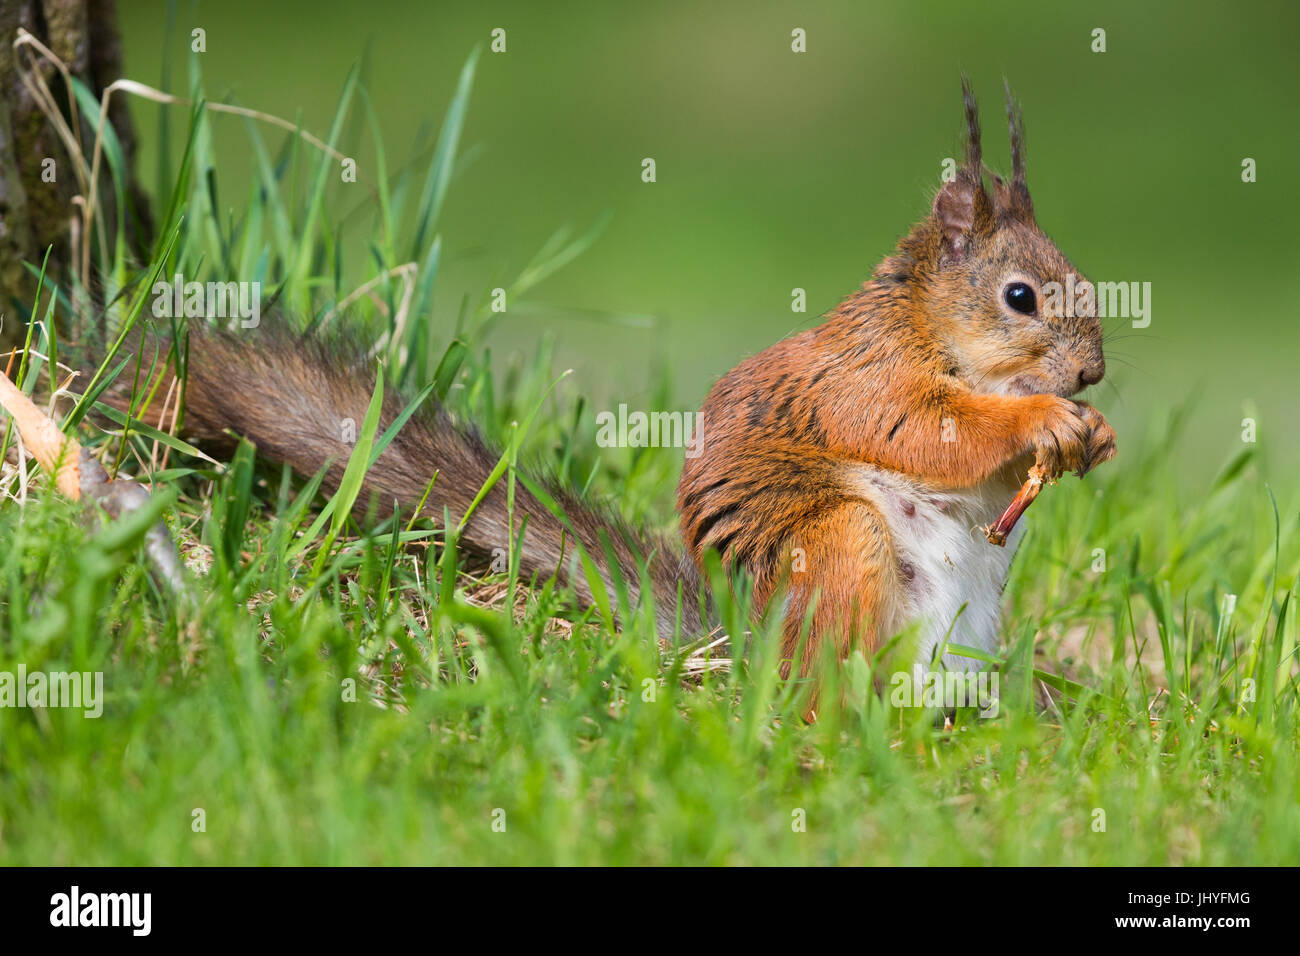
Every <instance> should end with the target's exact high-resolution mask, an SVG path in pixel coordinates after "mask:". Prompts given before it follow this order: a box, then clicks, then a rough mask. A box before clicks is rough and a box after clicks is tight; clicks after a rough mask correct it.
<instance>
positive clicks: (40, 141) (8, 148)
mask: <svg viewBox="0 0 1300 956" xmlns="http://www.w3.org/2000/svg"><path fill="white" fill-rule="evenodd" d="M20 27H21V28H23V29H25V30H27V31H28V32H29V33H31V34H32V35H33V36H34V37H35V38H36V39H38V40H40V41H41V42H42V43H43V44H45V46H47V47H48V48H49V49H50V50H51V51H52V52H53V53H54V54H55V56H57V57H59V59H61V60H62V61H63V62H64V63H65V64H66V65H67V68H68V70H69V71H70V72H71V73H72V74H73V75H75V76H76V77H77V78H78V79H80V80H81V81H82V82H83V83H85V84H86V86H87V87H88V88H89V89H90V90H91V91H92V92H93V93H94V94H95V98H96V100H97V101H98V99H99V97H100V96H101V94H102V93H103V91H104V87H105V86H107V85H108V84H109V83H111V82H113V81H114V80H116V79H118V78H119V77H121V75H122V42H121V37H120V36H119V34H118V31H117V24H116V6H115V2H114V0H0V315H3V316H4V327H3V330H0V346H3V347H4V348H5V349H8V348H10V347H12V345H13V344H14V343H16V342H20V341H21V340H22V337H23V335H24V334H25V333H24V329H23V325H24V323H25V321H26V320H27V319H28V317H29V314H30V311H31V309H32V306H33V296H34V295H35V291H36V280H35V278H34V277H33V276H32V274H31V272H30V271H29V270H28V269H27V267H26V266H25V265H24V264H23V263H24V261H25V262H30V263H33V264H35V265H36V266H37V268H39V267H40V264H41V261H42V260H43V259H44V257H45V250H46V249H47V248H49V249H50V258H49V267H48V270H47V271H48V273H49V274H50V275H51V276H52V277H53V278H54V279H55V280H56V281H65V280H66V279H67V278H68V277H69V275H70V272H69V269H70V266H71V265H72V263H73V258H74V250H73V249H72V222H73V219H74V217H79V215H80V214H79V211H78V210H79V207H78V206H77V205H75V204H74V201H73V200H74V197H76V196H77V195H79V194H80V190H79V188H78V182H77V177H76V176H75V175H74V174H73V169H72V165H71V159H70V157H69V156H68V152H67V149H66V148H65V146H64V143H63V142H62V141H61V140H60V139H59V137H58V135H57V134H56V132H55V130H54V127H53V126H52V125H51V123H50V122H49V120H48V119H47V118H46V116H45V114H44V113H43V112H41V109H40V106H39V105H38V104H37V102H36V99H35V97H33V96H32V94H31V92H30V91H29V90H28V89H27V88H26V86H24V85H23V82H22V78H21V77H20V75H19V72H18V70H19V65H20V63H21V62H23V61H26V60H27V59H29V58H28V56H27V52H24V53H22V54H20V53H18V52H17V51H15V50H14V40H15V38H16V36H17V33H18V29H19V28H20ZM20 57H21V59H20ZM35 62H36V63H37V69H39V70H40V71H41V73H42V75H43V76H44V78H45V82H46V84H47V86H48V87H49V89H50V92H51V93H52V94H53V97H54V99H55V102H56V103H58V105H59V108H60V110H61V112H62V113H63V116H64V119H65V120H67V119H68V118H69V116H70V113H69V111H68V98H69V96H70V92H69V91H68V89H67V88H66V86H65V84H64V81H63V77H62V76H61V75H60V74H59V72H58V71H57V69H55V67H54V65H53V64H51V63H47V62H45V61H43V60H40V59H39V58H37V59H36V60H35ZM78 115H79V117H80V120H81V136H82V142H83V144H84V145H85V150H86V162H87V163H89V162H90V156H91V151H92V149H93V144H94V133H93V130H92V127H91V124H90V123H89V122H88V121H87V119H86V117H85V116H84V115H83V114H82V113H81V111H79V112H78ZM109 122H110V123H111V124H112V126H113V128H114V130H115V132H116V133H117V136H118V138H119V139H120V140H121V143H122V149H123V152H124V154H125V160H126V165H127V170H128V171H130V170H132V169H134V155H135V136H134V132H133V130H132V127H131V122H130V116H129V114H128V112H127V109H126V98H125V97H124V96H122V95H120V94H117V95H114V97H113V98H112V100H111V101H110V106H109ZM48 160H53V165H52V166H51V164H50V163H49V162H47V161H48ZM51 171H52V172H53V175H54V181H53V182H49V181H47V180H48V179H49V177H50V173H51ZM42 173H44V174H45V176H44V177H43V176H42ZM97 192H98V201H99V206H100V209H101V214H102V215H104V217H105V225H106V227H107V228H108V229H109V233H108V234H109V235H113V230H114V229H115V228H116V226H115V223H116V217H117V216H119V215H125V216H126V217H127V219H126V225H127V235H128V237H129V239H130V242H131V245H132V247H133V248H135V249H137V250H139V249H141V248H143V246H144V244H145V243H146V242H147V241H148V239H149V233H150V232H151V231H152V225H151V223H150V222H149V221H148V207H147V205H146V203H145V201H144V195H143V193H142V192H141V190H140V189H139V188H138V186H137V185H136V183H135V182H134V181H132V182H130V183H129V184H128V187H127V190H126V195H127V204H128V206H129V207H130V208H128V209H125V210H119V209H115V208H113V206H114V199H113V195H114V193H113V187H112V181H111V178H110V174H109V172H108V169H107V164H106V163H104V162H103V161H102V160H101V179H100V183H99V186H98V190H97ZM83 279H85V280H86V281H87V282H88V284H89V283H90V282H92V281H93V276H92V277H83ZM64 287H65V288H66V284H65V286H64ZM90 291H91V293H92V295H93V293H94V289H93V288H92V289H91V290H90ZM42 299H44V296H42ZM42 313H43V307H42ZM82 318H84V317H82Z"/></svg>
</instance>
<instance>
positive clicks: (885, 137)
mask: <svg viewBox="0 0 1300 956" xmlns="http://www.w3.org/2000/svg"><path fill="white" fill-rule="evenodd" d="M1089 6H1090V9H1088V10H1086V11H1084V10H1080V9H1073V8H1070V7H1065V6H1057V5H1053V4H1044V3H1041V2H1029V3H1001V4H994V5H987V4H974V3H969V2H961V3H958V2H931V3H870V4H868V3H861V2H857V3H850V2H840V3H811V4H810V3H803V4H797V5H795V4H784V5H782V4H763V3H753V2H750V3H676V2H672V3H670V2H657V3H653V4H640V5H636V6H633V5H630V4H605V5H596V4H589V3H537V2H526V0H521V2H504V3H503V2H476V3H456V4H451V3H438V2H419V0H399V2H386V3H360V4H358V3H347V2H339V0H330V2H320V0H302V2H293V0H290V2H277V3H274V4H272V3H266V2H261V3H251V2H244V0H223V2H220V3H198V4H194V5H190V4H186V3H180V4H178V5H177V6H176V8H175V10H176V13H175V24H174V27H173V29H172V32H171V33H170V35H169V33H168V29H167V12H166V5H165V4H161V3H144V2H123V3H121V4H120V19H121V25H122V28H123V33H124V40H125V58H126V72H127V75H128V76H130V77H132V78H133V79H137V80H140V81H142V82H147V83H150V84H157V83H158V82H159V78H160V75H161V71H162V65H163V56H164V47H165V46H167V45H168V44H170V46H171V50H170V53H171V62H172V83H171V88H172V89H173V90H174V91H176V92H179V93H183V92H184V89H185V80H184V77H185V75H186V58H187V57H188V51H189V33H190V30H191V29H192V28H193V27H195V26H199V27H202V28H203V29H205V30H206V31H207V52H206V53H204V54H203V55H202V58H201V64H202V70H203V74H204V80H205V83H206V87H207V92H208V95H209V97H210V98H212V99H214V100H225V101H227V102H234V103H238V104H240V105H243V106H248V107H253V108H256V109H260V110H265V111H267V112H270V113H275V114H278V115H281V116H286V117H288V118H291V119H292V118H297V119H300V120H301V122H302V123H303V125H304V127H305V128H307V129H309V130H311V131H314V132H316V133H318V134H319V135H322V136H324V135H325V134H326V133H327V132H328V129H329V125H330V122H331V120H332V118H333V115H334V110H335V108H336V106H337V104H338V99H339V94H340V91H341V88H342V85H343V82H344V79H345V77H346V76H347V73H348V70H349V69H350V68H351V67H352V66H353V65H354V64H358V63H360V64H361V69H362V78H363V82H364V85H365V87H366V89H367V90H368V91H369V94H370V96H371V98H372V100H373V103H374V106H375V109H376V111H377V114H378V117H379V121H380V126H381V129H382V131H383V136H384V139H385V145H386V149H387V155H388V162H389V167H390V170H392V171H395V170H396V169H397V168H398V167H399V166H401V165H402V164H405V163H407V162H410V163H411V164H412V168H413V170H414V171H415V175H416V176H417V177H422V176H423V169H424V168H425V167H426V165H427V162H428V159H427V156H428V148H429V143H430V142H431V139H432V137H433V135H435V134H436V132H437V128H438V124H439V123H440V122H441V120H442V114H443V111H444V109H445V107H446V104H447V103H448V101H449V100H450V98H451V96H452V94H453V92H454V90H455V84H456V79H457V75H458V73H459V71H460V68H461V66H462V64H463V63H464V61H465V59H466V57H467V55H468V54H469V52H470V51H471V50H472V49H473V48H474V46H475V45H482V46H483V47H484V52H483V56H482V58H481V60H480V63H479V68H478V74H477V77H476V80H475V87H474V93H473V96H472V99H471V101H470V110H469V117H468V121H467V125H466V130H465V136H464V138H463V140H462V155H464V156H465V159H466V161H465V163H464V164H463V165H462V167H461V169H460V171H459V172H458V174H457V178H456V180H455V181H454V182H453V184H452V187H451V190H450V192H449V194H448V198H447V204H446V206H445V209H444V211H443V215H442V219H441V221H440V224H439V228H440V231H441V232H442V234H443V238H444V256H443V268H442V272H441V274H440V277H439V288H438V303H439V308H438V312H437V314H436V315H435V317H434V321H437V322H446V323H447V325H448V328H450V326H451V324H452V323H453V322H454V318H455V314H456V311H457V308H458V307H459V304H460V302H461V300H462V298H463V297H464V296H466V295H468V296H469V297H470V298H471V299H472V300H474V301H481V300H482V298H483V296H484V293H485V290H486V289H489V288H491V287H493V286H495V285H498V284H501V283H502V282H504V281H505V280H508V279H509V278H510V277H512V276H514V275H516V274H517V273H518V272H519V270H520V269H521V268H522V267H523V266H524V264H525V263H526V262H527V261H528V260H529V259H530V258H531V257H532V256H533V254H534V253H535V252H536V251H537V250H538V248H539V247H540V246H541V245H542V244H543V243H544V242H545V241H546V239H547V238H548V237H549V236H550V235H551V234H552V232H553V231H554V230H555V229H556V228H557V227H558V226H561V225H563V224H565V223H569V224H572V225H573V226H574V227H575V228H576V229H577V230H579V231H580V230H582V229H585V228H587V227H588V226H589V225H590V224H591V223H593V222H595V221H596V220H598V219H599V218H600V216H601V215H602V214H603V213H604V212H606V211H609V212H611V213H612V220H611V221H610V223H609V225H608V226H607V228H606V229H605V230H604V232H603V233H602V234H601V235H600V237H599V239H598V240H597V242H596V244H595V245H594V246H593V247H592V248H591V249H590V251H588V252H587V253H585V254H584V255H582V256H581V257H580V258H578V259H577V260H576V261H574V262H573V263H572V264H571V265H569V266H567V267H565V268H564V269H562V270H561V271H560V272H558V273H557V274H556V275H554V276H553V277H551V278H549V279H547V280H546V281H545V282H544V283H543V284H541V285H540V286H538V287H537V288H536V289H535V290H533V291H532V292H531V293H530V294H529V295H528V297H527V302H521V303H518V304H516V303H512V305H511V311H510V312H509V313H508V314H507V316H506V317H505V318H504V319H503V320H502V321H500V322H499V323H497V325H496V326H495V328H494V330H493V332H492V335H491V341H490V344H491V345H492V347H493V348H494V350H495V351H496V353H498V354H499V355H501V356H502V357H503V358H507V357H508V356H509V354H510V353H511V352H528V351H529V350H531V349H533V348H535V347H536V345H537V342H538V340H539V337H540V336H542V335H544V334H547V333H553V334H554V335H555V336H556V339H557V342H558V353H559V358H560V361H561V362H562V363H563V365H562V367H569V366H571V367H573V368H574V369H575V371H576V377H575V379H574V380H573V383H572V385H571V386H569V387H573V388H576V389H578V390H580V391H581V392H583V393H585V394H586V395H588V396H589V397H590V398H592V399H593V400H594V401H595V402H596V403H597V407H609V406H610V405H611V404H613V403H617V402H619V401H626V402H628V403H629V404H630V405H632V406H633V407H646V406H647V405H648V404H649V402H650V401H651V399H650V395H651V391H652V383H653V382H655V381H657V380H658V377H659V376H660V375H661V374H662V371H663V369H665V368H667V369H668V370H670V374H671V377H672V391H673V397H674V400H675V401H676V402H677V403H679V405H680V407H682V408H694V407H697V406H698V404H699V402H700V401H701V400H702V398H703V396H704V393H705V392H706V391H707V389H708V387H709V385H710V384H711V382H712V381H713V380H714V379H715V378H716V377H717V376H718V375H720V374H722V373H724V372H725V371H727V370H728V369H729V368H731V367H732V366H733V365H735V364H736V363H737V362H738V361H740V360H741V359H742V358H744V357H745V356H747V355H749V354H752V353H754V352H756V351H759V350H761V349H762V348H764V347H766V346H767V345H769V344H770V343H772V342H773V341H775V340H776V339H778V338H780V337H782V336H785V335H787V334H789V333H791V332H793V331H796V330H799V329H802V328H806V327H808V326H810V325H813V324H816V323H817V322H818V321H819V316H820V314H821V313H823V312H825V311H826V310H829V309H831V308H832V307H833V306H834V305H835V304H836V302H837V301H838V300H839V299H840V298H842V297H843V296H844V295H846V294H848V293H849V292H851V291H852V290H853V289H854V288H855V287H856V286H857V285H858V284H859V283H860V282H861V281H863V280H864V279H865V278H866V277H867V276H868V274H869V273H870V270H871V268H872V267H873V265H874V264H875V263H876V262H878V261H879V260H880V259H881V257H882V256H884V255H885V254H886V253H887V252H889V250H890V249H891V247H892V246H893V244H894V242H895V241H896V239H897V238H898V236H900V235H901V234H903V233H904V232H906V230H907V229H908V228H909V226H910V224H911V223H912V222H913V221H914V220H915V219H916V218H917V217H919V216H921V215H922V214H924V213H925V212H926V210H927V208H928V204H929V201H930V198H931V196H932V194H933V190H934V189H935V188H936V187H937V185H938V183H939V174H940V164H941V162H942V160H943V158H944V157H947V156H954V155H958V154H959V149H960V133H961V113H960V99H959V89H958V77H959V73H960V71H962V70H965V71H967V72H968V73H969V74H970V77H971V79H972V82H973V84H974V86H975V89H976V92H977V94H978V95H979V96H980V98H981V101H982V105H983V108H984V109H983V112H984V126H985V137H984V139H985V156H986V161H988V162H989V163H990V164H991V165H993V166H994V167H995V168H1002V169H1005V168H1006V167H1007V165H1008V159H1007V143H1006V135H1005V129H1004V124H1003V121H1002V118H1001V95H1002V93H1001V90H1002V78H1003V76H1006V77H1007V78H1008V79H1009V81H1010V82H1011V85H1012V88H1013V89H1014V91H1015V92H1016V94H1017V95H1018V96H1019V97H1020V99H1021V100H1022V101H1023V104H1024V110H1025V117H1026V124H1027V129H1028V155H1029V164H1028V170H1029V183H1030V186H1031V189H1032V191H1033V194H1034V200H1035V205H1036V208H1037V211H1038V217H1039V220H1040V224H1041V225H1042V226H1043V228H1044V229H1045V230H1046V231H1047V232H1048V233H1049V234H1050V235H1052V236H1053V237H1054V238H1055V239H1056V240H1057V242H1058V243H1059V245H1060V246H1061V248H1062V249H1063V250H1064V251H1065V252H1066V254H1067V255H1069V256H1070V257H1071V258H1072V259H1073V260H1074V262H1075V263H1076V264H1077V265H1078V266H1079V267H1080V268H1081V269H1082V270H1083V271H1084V272H1086V273H1087V274H1088V275H1089V276H1090V277H1091V278H1093V279H1095V280H1116V281H1119V280H1122V281H1140V282H1150V283H1151V284H1152V322H1151V325H1150V327H1149V328H1146V329H1143V330H1137V329H1132V328H1128V327H1127V323H1124V322H1120V323H1116V322H1115V321H1114V320H1112V321H1111V322H1109V323H1107V325H1108V328H1113V327H1115V326H1116V325H1119V326H1121V327H1120V328H1118V329H1117V331H1116V332H1115V333H1114V337H1113V338H1112V340H1111V342H1110V343H1109V346H1108V355H1109V359H1110V365H1109V373H1108V381H1109V384H1105V383H1104V384H1103V385H1102V386H1100V387H1099V388H1096V389H1093V390H1092V396H1091V397H1092V399H1093V400H1094V401H1095V403H1096V404H1097V405H1098V406H1099V407H1101V408H1102V409H1103V411H1104V412H1105V413H1106V415H1107V416H1108V417H1109V418H1110V420H1111V421H1112V423H1113V424H1114V425H1115V427H1116V429H1117V430H1118V432H1119V435H1120V452H1121V456H1122V455H1123V451H1124V447H1125V445H1126V444H1130V443H1133V442H1140V441H1141V440H1142V435H1143V434H1144V432H1145V429H1146V428H1147V427H1149V426H1150V423H1151V421H1153V420H1156V419H1157V416H1155V415H1154V414H1153V413H1155V412H1157V411H1158V410H1160V409H1162V408H1164V407H1167V406H1168V405H1170V404H1178V403H1181V402H1184V401H1186V400H1187V399H1189V398H1194V399H1196V400H1197V406H1196V408H1197V414H1196V416H1195V418H1194V421H1195V425H1194V426H1193V428H1192V429H1191V431H1190V433H1189V434H1188V437H1187V441H1186V443H1185V446H1184V447H1185V451H1186V462H1185V464H1186V465H1187V467H1188V469H1189V470H1190V471H1193V472H1208V471H1210V470H1212V469H1213V468H1214V467H1216V466H1217V465H1218V464H1219V463H1220V462H1221V461H1222V460H1223V459H1224V458H1225V456H1227V455H1228V454H1231V453H1232V452H1234V451H1236V450H1239V449H1240V448H1241V447H1242V446H1241V420H1242V418H1243V417H1244V416H1246V415H1251V416H1253V417H1256V418H1257V419H1258V421H1259V436H1260V441H1261V443H1262V444H1263V445H1264V446H1265V447H1266V448H1267V449H1268V454H1269V457H1270V459H1271V460H1272V461H1273V462H1274V463H1275V464H1280V465H1284V466H1285V465H1292V464H1296V463H1298V462H1300V454H1297V451H1296V449H1295V448H1294V447H1293V445H1294V444H1295V443H1294V442H1293V440H1292V436H1293V435H1294V434H1295V429H1296V423H1297V421H1300V388H1297V385H1296V381H1295V376H1296V372H1297V355H1298V354H1300V350H1298V349H1297V344H1300V334H1298V333H1297V331H1296V326H1297V321H1298V320H1300V306H1298V305H1297V301H1296V290H1295V289H1294V288H1293V287H1292V286H1293V283H1292V277H1293V275H1294V274H1295V271H1296V269H1295V264H1296V261H1297V257H1298V254H1300V240H1298V239H1297V231H1296V228H1295V222H1296V220H1297V217H1296V213H1297V211H1298V210H1300V204H1298V202H1297V200H1298V198H1300V196H1298V195H1297V191H1298V189H1300V186H1298V185H1297V178H1296V169H1297V158H1298V157H1300V105H1297V99H1296V94H1297V91H1298V89H1300V83H1298V82H1297V81H1298V80H1300V59H1298V58H1297V52H1296V37H1297V36H1300V12H1298V9H1297V6H1296V5H1295V4H1291V3H1282V2H1279V3H1252V4H1241V3H1211V2H1203V0H1202V2H1179V3H1143V4H1134V3H1131V2H1103V3H1094V4H1090V5H1089ZM497 27H500V28H503V29H505V30H506V31H507V33H506V36H507V51H506V52H505V53H499V54H494V53H491V52H489V51H488V50H487V44H488V42H489V40H490V32H491V31H492V29H493V28H497ZM795 27H800V28H803V29H804V30H806V31H807V52H806V53H802V54H796V53H793V52H792V51H791V30H792V29H794V28H795ZM1099 27H1100V28H1103V29H1104V30H1105V31H1106V46H1107V49H1106V52H1105V53H1094V52H1092V51H1091V45H1092V31H1093V30H1094V29H1095V28H1099ZM158 110H159V107H157V106H156V105H154V104H146V103H142V102H140V101H136V102H135V103H134V104H133V111H134V115H135V117H136V120H137V122H138V124H139V125H138V132H139V134H140V139H141V143H142V149H141V169H140V172H141V174H142V180H143V181H144V182H146V183H152V182H153V181H154V180H153V177H154V170H155V167H156V154H155V152H154V147H153V144H154V143H156V141H157V137H158V129H159V124H158ZM174 114H175V119H174V122H173V123H172V133H173V136H174V143H175V144H176V147H177V149H179V148H180V146H181V145H182V144H181V143H180V142H179V137H180V134H181V132H183V129H184V126H185V111H184V110H183V109H177V110H174ZM213 123H214V126H213V129H214V134H215V136H216V149H217V154H218V156H219V160H220V161H219V169H220V183H221V188H220V197H221V202H222V203H223V204H226V205H230V204H232V203H237V202H239V201H240V197H246V196H247V195H248V189H249V186H250V184H251V182H252V180H253V175H254V166H253V157H252V155H251V152H250V150H249V147H248V138H247V133H246V131H245V130H244V128H243V122H242V121H241V120H238V119H235V118H230V117H216V118H214V121H213ZM350 130H351V132H350V133H349V136H351V137H353V138H352V139H351V141H345V142H343V143H342V144H341V148H342V150H343V152H345V153H347V154H349V155H355V156H356V157H357V158H358V160H359V162H360V164H361V170H362V175H363V177H364V176H365V174H366V171H367V168H368V164H369V163H371V162H372V161H373V157H374V152H373V149H372V148H371V146H370V145H369V144H368V132H367V129H366V126H365V124H364V123H363V122H362V123H358V124H355V125H354V126H352V127H350ZM271 132H273V131H268V135H270V133H271ZM420 144H423V146H422V147H421V145H420ZM421 148H423V149H424V150H425V152H424V153H423V154H421V153H420V149H421ZM644 157H653V158H654V159H655V161H656V163H657V182H655V183H653V184H645V183H643V182H642V181H641V177H640V174H641V161H642V159H643V158H644ZM1245 157H1251V158H1253V159H1255V160H1256V162H1257V164H1258V174H1257V175H1258V181H1257V182H1255V183H1253V184H1245V183H1243V182H1242V179H1241V163H1242V160H1243V158H1245ZM370 168H371V169H373V167H370ZM333 195H334V196H335V197H336V198H338V197H339V193H334V194H333ZM356 207H357V201H356V199H355V198H352V196H349V198H347V199H346V200H344V199H342V198H339V199H338V205H337V207H336V208H334V209H331V210H330V215H331V216H332V217H333V218H335V219H336V220H339V221H342V222H343V229H344V234H345V236H346V238H347V240H348V246H347V248H348V250H349V252H348V255H347V256H346V258H345V263H344V266H345V270H346V273H347V275H348V282H349V284H350V285H352V286H355V285H359V284H360V283H361V282H363V281H365V280H367V279H369V278H371V277H372V275H373V267H372V266H370V264H369V263H368V261H367V259H366V256H365V242H366V241H367V239H368V238H369V234H370V232H371V230H372V223H373V220H372V217H371V216H370V215H369V214H368V213H367V214H355V213H356ZM345 217H346V218H345ZM795 287H801V288H804V289H806V290H807V295H808V311H807V313H805V314H802V315H799V314H794V313H792V312H791V309H790V295H791V290H792V289H793V288H795ZM525 306H527V307H525Z"/></svg>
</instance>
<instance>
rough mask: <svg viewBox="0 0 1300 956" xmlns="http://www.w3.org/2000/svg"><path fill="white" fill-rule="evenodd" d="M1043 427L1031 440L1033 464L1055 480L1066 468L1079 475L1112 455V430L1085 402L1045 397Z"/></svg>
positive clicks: (1113, 449)
mask: <svg viewBox="0 0 1300 956" xmlns="http://www.w3.org/2000/svg"><path fill="white" fill-rule="evenodd" d="M1044 398H1047V400H1048V407H1047V409H1046V414H1045V415H1044V417H1043V423H1042V427H1041V428H1040V430H1039V434H1038V435H1037V436H1036V437H1035V439H1034V456H1035V464H1037V465H1038V467H1039V468H1040V469H1041V470H1042V471H1043V472H1044V473H1045V475H1046V477H1047V478H1049V479H1051V480H1055V479H1057V478H1059V477H1061V475H1063V474H1065V472H1067V471H1073V472H1074V473H1075V474H1077V475H1079V477H1083V475H1084V474H1085V473H1086V472H1087V471H1088V470H1089V469H1091V468H1092V467H1094V466H1095V465H1099V464H1101V463H1102V462H1103V461H1108V460H1109V459H1111V458H1114V457H1115V431H1114V429H1112V428H1111V427H1110V425H1109V424H1108V423H1107V422H1106V419H1105V418H1103V417H1102V414H1101V412H1099V411H1097V409H1095V408H1093V407H1092V406H1091V405H1089V404H1088V403H1087V402H1076V401H1073V400H1072V399H1068V398H1057V397H1056V396H1051V397H1050V398H1049V397H1048V396H1044Z"/></svg>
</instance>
